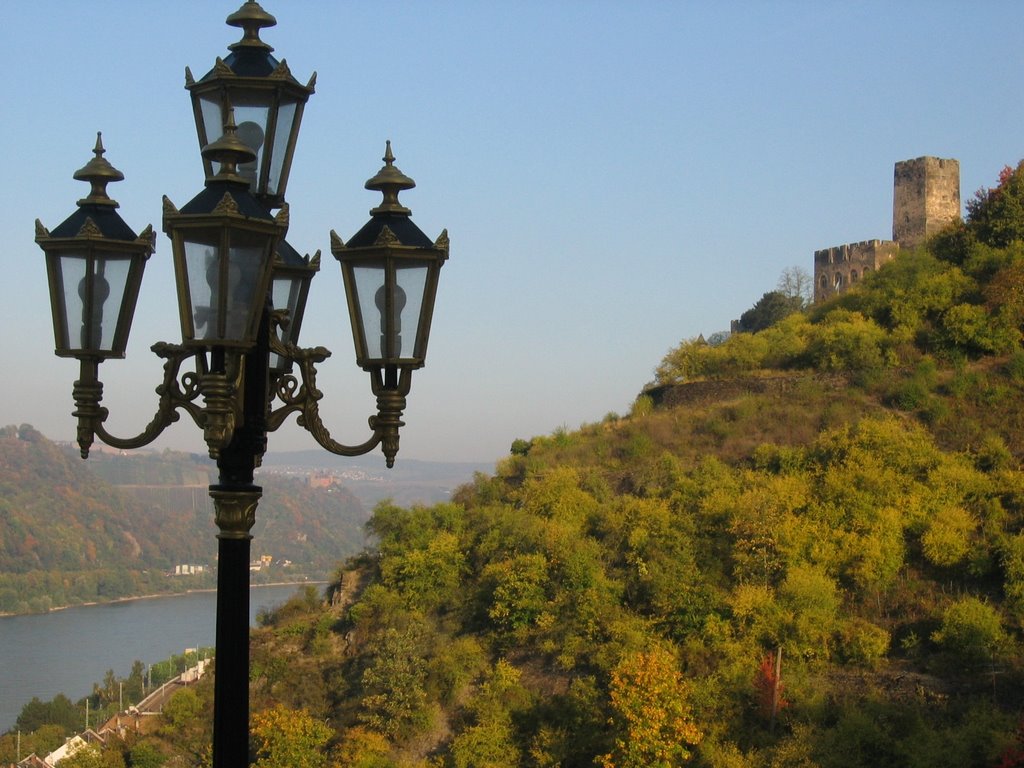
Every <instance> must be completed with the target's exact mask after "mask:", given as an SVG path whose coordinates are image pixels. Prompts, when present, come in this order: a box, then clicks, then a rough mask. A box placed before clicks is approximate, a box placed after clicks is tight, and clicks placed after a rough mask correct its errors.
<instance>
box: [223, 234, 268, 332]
mask: <svg viewBox="0 0 1024 768" xmlns="http://www.w3.org/2000/svg"><path fill="white" fill-rule="evenodd" d="M268 245H269V243H268V241H267V237H266V235H258V234H253V233H251V232H233V233H232V236H231V245H230V247H229V249H228V274H227V280H228V282H227V294H226V297H225V298H226V302H225V307H224V338H225V339H229V340H234V341H240V340H242V339H244V338H245V337H246V336H247V335H248V331H249V330H250V319H251V318H253V317H255V316H256V315H255V312H254V311H253V310H254V309H261V308H262V306H263V301H264V300H265V297H258V296H257V295H256V292H257V291H258V290H259V289H260V288H261V287H262V288H263V289H264V290H266V283H265V282H263V278H264V277H265V276H266V270H267V268H268V261H269V255H270V254H269V248H268ZM252 330H255V329H252Z"/></svg>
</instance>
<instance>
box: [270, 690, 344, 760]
mask: <svg viewBox="0 0 1024 768" xmlns="http://www.w3.org/2000/svg"><path fill="white" fill-rule="evenodd" d="M333 735H334V732H333V731H332V730H331V729H330V727H328V726H327V725H325V724H324V723H322V722H321V721H319V720H317V719H316V718H314V717H313V716H312V715H310V714H309V712H308V711H307V710H305V709H298V710H296V709H289V708H288V707H285V706H283V705H281V704H277V705H275V706H273V707H271V708H270V709H265V710H263V711H262V712H257V713H256V714H254V715H253V716H252V738H253V744H254V745H255V748H256V762H255V763H254V764H253V768H323V766H325V765H327V755H326V753H325V752H324V748H325V747H326V746H327V742H328V741H329V740H330V738H331V736H333Z"/></svg>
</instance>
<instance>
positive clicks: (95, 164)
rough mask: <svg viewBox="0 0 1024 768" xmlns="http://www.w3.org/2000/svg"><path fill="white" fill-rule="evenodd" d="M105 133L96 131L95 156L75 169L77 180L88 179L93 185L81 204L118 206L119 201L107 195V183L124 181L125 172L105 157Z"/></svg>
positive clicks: (80, 201) (79, 202)
mask: <svg viewBox="0 0 1024 768" xmlns="http://www.w3.org/2000/svg"><path fill="white" fill-rule="evenodd" d="M104 152H106V150H105V149H103V133H102V132H101V131H96V146H95V148H94V149H93V154H94V155H95V157H93V159H92V160H90V161H89V162H88V163H86V164H85V165H84V166H82V167H81V168H79V169H78V170H77V171H75V175H74V178H75V180H77V181H88V182H89V183H90V184H91V185H92V190H91V191H90V192H89V196H88V197H86V198H83V199H82V200H79V201H78V204H79V205H108V206H110V207H112V208H117V207H118V206H117V203H116V202H115V201H114V200H112V199H111V198H110V197H109V196H108V195H107V184H109V183H110V182H112V181H124V174H123V173H121V172H120V171H119V170H117V168H115V167H114V166H112V165H111V164H110V163H109V162H108V161H107V160H106V159H105V158H104V157H103V153H104Z"/></svg>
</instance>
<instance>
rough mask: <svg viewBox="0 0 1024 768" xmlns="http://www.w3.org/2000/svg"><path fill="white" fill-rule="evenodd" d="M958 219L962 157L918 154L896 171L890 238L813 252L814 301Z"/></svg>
mask: <svg viewBox="0 0 1024 768" xmlns="http://www.w3.org/2000/svg"><path fill="white" fill-rule="evenodd" d="M959 218H960V162H959V161H957V160H951V159H943V158H938V157H918V158H916V159H914V160H903V161H902V162H899V163H896V167H895V170H894V172H893V199H892V240H865V241H863V242H860V243H848V244H846V245H839V246H835V247H832V248H825V249H822V250H820V251H815V252H814V301H815V302H819V301H824V300H825V299H828V298H830V297H831V296H834V295H835V294H837V293H842V292H843V291H846V290H848V289H849V288H850V287H851V286H853V285H855V284H856V283H857V282H858V281H859V280H860V279H861V278H863V277H864V275H865V273H867V272H871V271H874V270H876V269H878V268H879V267H880V266H882V265H883V264H884V263H885V262H887V261H891V260H892V259H894V258H895V257H896V254H897V253H899V251H900V249H901V248H906V249H913V248H916V247H917V246H919V245H921V244H922V243H923V242H924V241H925V240H926V239H927V238H928V237H931V236H932V235H934V234H935V233H936V232H938V231H939V230H941V229H942V228H943V227H945V226H946V225H947V224H949V223H951V222H953V221H957V220H959Z"/></svg>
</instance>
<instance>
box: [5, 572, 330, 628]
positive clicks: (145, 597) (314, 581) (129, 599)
mask: <svg viewBox="0 0 1024 768" xmlns="http://www.w3.org/2000/svg"><path fill="white" fill-rule="evenodd" d="M328 583H330V582H329V581H327V580H326V579H323V580H317V579H302V580H300V581H268V582H267V583H265V584H250V585H249V589H259V588H261V587H288V586H297V587H298V586H302V585H304V584H328ZM216 591H217V588H216V587H203V588H202V589H186V590H183V591H180V592H155V593H153V594H150V595H131V596H129V597H116V598H114V599H113V600H90V601H89V602H86V603H71V604H69V605H57V606H54V607H52V608H49V609H47V610H45V611H32V612H29V613H2V612H0V619H3V618H8V617H11V616H43V615H45V614H47V613H56V612H57V611H66V610H68V609H69V608H87V607H89V606H95V605H116V604H117V603H128V602H132V601H134V600H153V599H155V598H158V597H182V596H184V595H194V594H200V593H204V592H216Z"/></svg>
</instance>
